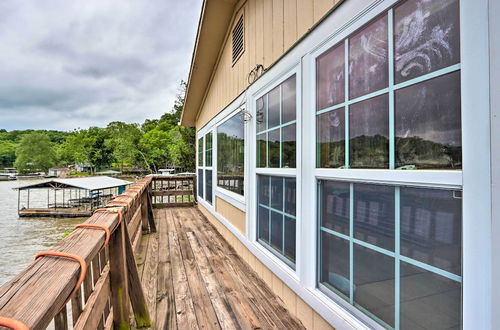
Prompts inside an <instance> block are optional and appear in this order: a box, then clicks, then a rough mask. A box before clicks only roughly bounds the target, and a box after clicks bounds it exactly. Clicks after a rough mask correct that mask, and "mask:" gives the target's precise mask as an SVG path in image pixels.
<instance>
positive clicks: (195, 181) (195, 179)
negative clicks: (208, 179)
mask: <svg viewBox="0 0 500 330" xmlns="http://www.w3.org/2000/svg"><path fill="white" fill-rule="evenodd" d="M192 191H193V202H194V203H197V202H198V176H197V175H195V176H193V190H192Z"/></svg>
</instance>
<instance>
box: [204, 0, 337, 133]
mask: <svg viewBox="0 0 500 330" xmlns="http://www.w3.org/2000/svg"><path fill="white" fill-rule="evenodd" d="M341 1H342V0H248V1H245V2H244V3H243V4H240V6H241V8H238V9H237V11H236V12H235V14H234V17H233V23H232V25H231V27H230V29H229V30H228V32H227V35H226V41H225V43H224V46H223V48H222V49H221V53H220V55H219V60H218V64H217V68H216V70H215V71H214V74H213V75H212V79H211V83H210V85H209V87H208V88H207V92H206V94H205V99H204V101H203V102H202V106H201V110H200V113H199V114H198V119H197V121H196V128H197V130H198V129H200V128H201V127H203V126H204V125H205V124H206V123H207V122H208V121H209V120H210V119H212V118H213V117H214V116H215V115H216V114H217V113H218V112H219V111H221V110H222V109H224V108H225V107H226V106H227V105H228V104H229V103H230V102H231V101H232V100H233V99H234V98H236V97H237V96H238V95H239V94H240V93H242V92H243V91H244V90H245V88H246V87H247V85H248V80H247V77H248V73H249V72H250V71H251V70H252V69H253V68H254V67H255V66H256V65H257V64H262V65H264V67H265V68H268V67H269V66H271V65H272V64H273V63H274V62H276V61H277V60H278V59H279V57H280V56H281V55H283V54H284V53H285V52H286V51H287V50H288V49H290V47H291V46H292V45H293V44H294V43H295V42H296V41H297V40H299V39H300V38H301V37H302V36H303V35H304V34H306V33H307V32H308V31H309V30H310V29H311V28H312V27H313V25H314V24H316V23H317V22H318V21H319V20H320V19H321V18H322V17H323V16H324V15H325V14H326V13H328V11H329V10H330V9H332V8H333V6H335V5H336V4H338V3H339V2H341ZM242 13H243V14H244V20H245V51H244V53H243V54H242V55H241V57H240V58H239V60H238V61H237V62H236V63H235V65H234V66H233V65H232V63H231V61H232V59H231V51H232V45H231V38H230V36H231V35H230V33H231V31H232V29H233V25H234V23H235V22H236V20H237V19H238V18H239V17H240V15H241V14H242Z"/></svg>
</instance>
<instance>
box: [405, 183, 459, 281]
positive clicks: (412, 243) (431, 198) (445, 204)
mask: <svg viewBox="0 0 500 330" xmlns="http://www.w3.org/2000/svg"><path fill="white" fill-rule="evenodd" d="M456 195H458V193H455V192H454V191H450V190H440V189H426V188H401V214H400V218H401V254H402V255H405V256H407V257H409V258H412V259H415V260H419V261H422V262H424V263H426V264H429V265H432V266H435V267H438V268H440V269H443V270H446V271H449V272H452V273H454V274H457V275H461V273H462V269H461V260H462V202H461V199H460V198H457V197H456Z"/></svg>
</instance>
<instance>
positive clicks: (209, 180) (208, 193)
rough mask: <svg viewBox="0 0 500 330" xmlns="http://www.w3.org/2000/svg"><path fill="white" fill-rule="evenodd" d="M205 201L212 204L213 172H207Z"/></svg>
mask: <svg viewBox="0 0 500 330" xmlns="http://www.w3.org/2000/svg"><path fill="white" fill-rule="evenodd" d="M205 189H207V191H206V193H205V200H206V201H207V202H209V203H210V204H212V171H211V170H205Z"/></svg>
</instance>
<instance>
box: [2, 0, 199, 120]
mask: <svg viewBox="0 0 500 330" xmlns="http://www.w3.org/2000/svg"><path fill="white" fill-rule="evenodd" d="M200 7H201V0H183V1H177V0H147V1H135V0H126V1H124V0H107V1H101V0H72V1H67V0H46V1H38V0H28V1H16V0H3V1H1V2H0V45H2V47H1V51H0V63H1V65H0V128H6V129H23V128H51V129H63V130H70V129H73V128H75V127H82V128H83V127H88V126H90V125H97V126H105V125H106V124H107V123H108V122H110V121H114V120H123V121H127V122H142V121H143V120H144V119H146V118H154V117H159V116H160V115H161V114H163V113H164V112H166V111H169V110H170V109H171V107H172V105H173V101H174V99H175V94H176V93H177V90H178V84H179V82H180V80H181V79H186V78H187V75H188V71H189V64H190V58H191V52H192V49H193V45H194V38H195V34H196V27H197V22H198V16H199V12H200Z"/></svg>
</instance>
